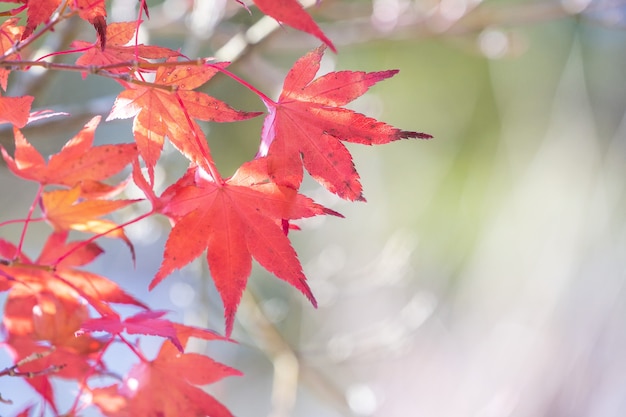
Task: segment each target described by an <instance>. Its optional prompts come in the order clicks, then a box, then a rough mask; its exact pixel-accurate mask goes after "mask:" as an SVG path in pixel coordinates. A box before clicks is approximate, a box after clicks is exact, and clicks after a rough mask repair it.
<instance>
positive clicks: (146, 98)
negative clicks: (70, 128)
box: [107, 61, 260, 183]
mask: <svg viewBox="0 0 626 417" xmlns="http://www.w3.org/2000/svg"><path fill="white" fill-rule="evenodd" d="M168 62H172V61H168ZM221 66H226V64H221ZM217 71H218V70H217V69H216V68H210V67H206V66H201V65H196V64H195V63H189V64H184V63H181V65H180V66H176V67H171V66H162V67H159V68H158V69H157V71H156V79H155V81H154V82H155V84H158V85H161V86H168V87H172V91H168V90H166V89H162V88H156V87H146V86H144V85H136V84H129V85H127V86H126V90H124V91H122V92H121V93H120V94H119V95H118V96H117V99H116V100H115V104H114V106H113V109H112V110H111V113H110V114H109V116H108V117H107V120H113V119H127V118H130V117H134V118H135V120H134V123H133V133H134V135H135V141H136V142H137V146H138V147H139V152H140V153H141V156H142V158H143V159H144V161H145V162H146V165H147V166H148V172H149V175H150V182H151V183H152V182H153V169H154V165H155V164H156V162H157V160H158V158H159V156H160V154H161V150H162V149H163V141H164V138H165V136H166V135H167V136H168V138H169V140H170V141H171V142H172V144H173V145H174V146H175V147H176V148H177V149H178V150H179V151H180V152H181V153H183V155H185V156H186V157H187V158H189V160H190V161H192V162H194V163H196V164H197V165H199V166H202V167H203V168H205V169H207V170H208V166H207V157H208V155H209V148H208V145H207V143H206V140H205V138H204V134H203V133H202V130H201V129H200V128H199V127H198V125H197V124H196V123H195V122H194V121H193V119H200V120H206V121H213V122H232V121H237V120H244V119H248V118H250V117H254V116H257V115H259V114H260V113H248V112H240V111H237V110H234V109H232V108H231V107H230V106H228V105H227V104H226V103H224V102H222V101H220V100H217V99H215V98H213V97H210V96H208V95H206V94H204V93H200V92H197V91H193V89H194V88H196V87H199V86H200V85H202V84H204V83H205V82H207V81H208V80H209V79H211V78H212V77H213V76H214V75H215V73H216V72H217Z"/></svg>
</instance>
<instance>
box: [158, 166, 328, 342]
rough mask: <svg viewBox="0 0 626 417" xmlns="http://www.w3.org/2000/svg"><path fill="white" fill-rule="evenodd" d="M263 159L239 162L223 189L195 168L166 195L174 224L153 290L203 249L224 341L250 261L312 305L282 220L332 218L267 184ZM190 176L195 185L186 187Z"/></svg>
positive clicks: (166, 209) (287, 190)
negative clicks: (220, 307)
mask: <svg viewBox="0 0 626 417" xmlns="http://www.w3.org/2000/svg"><path fill="white" fill-rule="evenodd" d="M265 165H266V163H265V161H264V160H254V161H252V162H248V163H246V164H244V165H243V166H242V167H241V168H239V170H238V171H237V172H236V173H235V175H234V176H233V177H232V178H230V179H229V180H228V181H226V183H225V184H216V183H215V182H213V181H211V180H208V179H205V177H204V176H203V175H202V172H201V170H199V169H193V170H191V171H190V173H188V174H187V175H186V176H184V177H183V178H182V180H181V181H180V182H179V183H176V184H174V185H172V186H171V187H170V188H169V189H168V190H166V191H165V192H164V193H163V195H162V197H161V198H162V199H164V200H165V201H166V204H165V205H164V209H163V210H162V213H163V214H166V215H168V216H170V217H171V218H173V219H174V220H175V222H176V223H175V225H174V227H173V229H172V231H171V232H170V235H169V237H168V240H167V242H166V245H165V253H164V255H163V263H162V264H161V267H160V269H159V271H158V272H157V274H156V275H155V277H154V279H153V280H152V282H151V283H150V288H151V289H152V288H154V287H155V286H156V285H157V284H158V283H159V282H161V281H162V280H163V279H164V278H165V277H166V276H167V275H169V274H170V273H171V272H172V271H173V270H175V269H177V268H182V267H183V266H185V265H186V264H188V263H189V262H191V261H192V260H193V259H195V258H197V257H198V256H200V255H201V254H202V252H203V251H204V250H205V249H207V261H208V264H209V269H210V271H211V275H212V277H213V280H214V281H215V285H216V287H217V289H218V291H219V293H220V295H221V297H222V301H223V303H224V309H225V313H224V315H225V318H226V334H227V335H229V334H230V332H231V330H232V326H233V320H234V315H235V311H236V310H237V306H238V305H239V301H240V299H241V294H242V292H243V290H244V288H245V287H246V282H247V279H248V276H249V275H250V271H251V268H252V258H253V257H254V259H256V260H257V261H258V262H259V263H260V264H261V265H262V266H263V267H264V268H265V269H267V270H268V271H270V272H271V273H273V274H274V275H276V276H277V277H278V278H280V279H282V280H284V281H287V282H288V283H289V284H291V285H292V286H294V287H295V288H297V289H298V290H300V291H301V292H302V293H303V294H304V295H306V296H307V298H309V300H310V301H311V303H313V305H315V299H314V297H313V294H312V293H311V290H310V289H309V286H308V285H307V283H306V278H305V276H304V273H303V272H302V266H301V265H300V261H299V260H298V257H297V255H296V252H295V250H294V249H293V248H292V247H291V243H290V242H289V239H288V238H287V236H286V235H285V233H284V232H283V230H282V227H281V220H282V219H287V220H289V219H296V218H302V217H311V216H314V215H318V214H334V215H338V213H336V212H333V211H332V210H328V209H325V208H324V207H322V206H320V205H318V204H316V203H314V202H313V201H312V200H310V199H308V198H306V197H304V196H300V195H298V194H297V192H296V191H295V190H293V189H292V188H289V187H281V186H278V185H275V184H271V182H270V181H269V178H268V176H267V172H265V171H264V168H265ZM191 177H195V180H194V183H193V184H191V185H190V184H189V180H190V178H191Z"/></svg>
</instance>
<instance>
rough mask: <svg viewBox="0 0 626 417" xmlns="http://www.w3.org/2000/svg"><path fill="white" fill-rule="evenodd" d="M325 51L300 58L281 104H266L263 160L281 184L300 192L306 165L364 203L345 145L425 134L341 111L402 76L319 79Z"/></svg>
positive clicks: (352, 74)
mask: <svg viewBox="0 0 626 417" xmlns="http://www.w3.org/2000/svg"><path fill="white" fill-rule="evenodd" d="M324 49H325V48H324V47H323V46H322V47H319V48H317V49H316V50H314V51H312V52H310V53H308V54H307V55H305V56H304V57H302V58H300V59H299V60H298V61H297V62H296V63H295V64H294V66H293V68H292V69H291V71H289V74H288V75H287V77H286V79H285V82H284V85H283V91H282V93H281V95H280V97H279V99H278V102H272V101H268V100H264V101H265V104H266V106H267V108H268V109H269V114H268V115H267V117H266V119H265V121H264V125H263V132H262V146H261V155H265V154H266V155H267V163H268V171H269V174H270V177H271V178H272V180H273V181H274V182H276V183H278V184H281V185H286V186H290V187H293V188H296V189H297V188H299V187H300V183H301V182H302V176H303V172H302V166H303V165H304V168H306V170H307V171H308V172H309V174H311V176H312V177H313V178H315V179H316V180H317V181H318V182H319V183H320V184H322V185H323V186H324V187H326V188H327V189H328V190H329V191H331V192H333V193H335V194H337V195H339V196H340V197H342V198H344V199H347V200H364V197H363V194H362V186H361V183H360V182H359V176H358V174H357V172H356V169H355V167H354V164H353V162H352V156H351V155H350V152H349V151H348V150H347V149H346V147H345V146H344V145H343V144H342V143H341V141H346V142H353V143H360V144H364V145H379V144H384V143H388V142H392V141H395V140H399V139H403V138H420V139H428V138H430V137H431V136H430V135H428V134H425V133H418V132H409V131H404V130H400V129H396V128H394V127H392V126H390V125H388V124H385V123H383V122H379V121H377V120H375V119H372V118H369V117H366V116H364V115H362V114H359V113H356V112H354V111H352V110H348V109H346V108H343V107H341V106H343V105H345V104H347V103H349V102H351V101H352V100H354V99H355V98H357V97H359V96H361V95H363V94H364V93H365V92H366V91H367V90H368V89H369V88H370V87H371V86H372V85H374V84H376V83H377V82H379V81H382V80H384V79H386V78H389V77H392V76H394V75H395V74H396V73H397V72H398V71H397V70H389V71H380V72H369V73H368V72H360V71H339V72H331V73H329V74H326V75H324V76H321V77H319V78H317V79H315V80H314V77H315V75H316V74H317V71H318V70H319V67H320V60H321V59H322V55H323V53H324Z"/></svg>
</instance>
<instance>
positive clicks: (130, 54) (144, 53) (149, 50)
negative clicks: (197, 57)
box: [72, 22, 180, 77]
mask: <svg viewBox="0 0 626 417" xmlns="http://www.w3.org/2000/svg"><path fill="white" fill-rule="evenodd" d="M136 29H137V22H119V23H112V24H110V25H109V26H108V27H107V29H106V48H95V47H94V45H93V44H90V43H88V42H85V41H74V42H72V47H73V48H75V49H81V50H84V49H87V51H86V52H85V53H84V54H83V55H82V56H81V57H79V58H78V59H77V60H76V64H78V65H85V66H108V65H113V64H118V63H125V62H128V63H130V62H135V61H139V62H147V59H159V58H169V57H175V56H180V53H179V52H176V51H173V50H171V49H168V48H164V47H162V46H146V45H130V46H126V45H127V44H128V43H129V42H130V41H131V40H132V39H133V35H134V34H135V31H136ZM129 65H130V64H129ZM128 69H129V66H120V67H113V68H107V71H109V72H111V73H126V72H128ZM86 75H87V74H86V73H83V77H85V76H86Z"/></svg>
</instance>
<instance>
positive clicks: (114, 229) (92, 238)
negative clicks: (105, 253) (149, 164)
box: [52, 209, 155, 267]
mask: <svg viewBox="0 0 626 417" xmlns="http://www.w3.org/2000/svg"><path fill="white" fill-rule="evenodd" d="M154 213H155V211H154V209H153V210H151V211H149V212H147V213H144V214H142V215H141V216H139V217H137V218H134V219H132V220H129V221H127V222H125V223H122V224H119V225H117V226H115V227H114V228H112V229H109V230H107V231H106V232H102V233H98V234H97V235H94V236H92V237H90V238H89V239H86V240H83V241H81V242H80V244H79V245H76V246H74V247H72V248H71V249H70V250H68V251H67V252H65V253H64V254H63V255H61V256H60V257H59V258H58V259H57V260H56V261H54V262H53V263H52V266H53V267H56V266H58V265H59V264H60V263H61V262H63V260H64V259H66V258H67V257H68V256H70V255H71V254H72V253H74V252H76V251H77V250H78V249H80V248H82V247H84V246H86V245H88V244H89V243H91V242H93V241H95V240H97V239H100V238H101V237H103V236H106V235H108V234H109V233H112V232H114V231H116V230H119V229H123V228H124V227H126V226H129V225H131V224H133V223H137V222H138V221H140V220H143V219H145V218H146V217H149V216H151V215H153V214H154Z"/></svg>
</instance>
